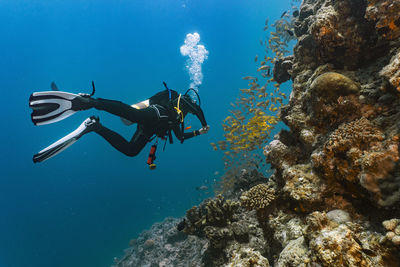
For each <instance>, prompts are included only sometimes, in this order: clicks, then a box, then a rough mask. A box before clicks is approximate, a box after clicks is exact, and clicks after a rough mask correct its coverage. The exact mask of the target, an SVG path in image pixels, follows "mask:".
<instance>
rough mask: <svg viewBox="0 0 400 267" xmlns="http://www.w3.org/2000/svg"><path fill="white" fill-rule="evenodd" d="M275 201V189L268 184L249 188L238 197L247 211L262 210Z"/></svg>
mask: <svg viewBox="0 0 400 267" xmlns="http://www.w3.org/2000/svg"><path fill="white" fill-rule="evenodd" d="M274 199H275V189H274V188H273V187H270V186H269V185H268V184H259V185H256V186H253V187H252V188H250V190H249V191H246V192H244V193H243V194H242V196H241V197H240V202H241V205H242V206H243V207H246V208H247V209H249V210H252V209H256V210H259V209H264V208H265V207H267V206H268V205H269V204H270V203H271V202H272V201H273V200H274Z"/></svg>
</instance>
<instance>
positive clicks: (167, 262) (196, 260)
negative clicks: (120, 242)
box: [113, 218, 207, 267]
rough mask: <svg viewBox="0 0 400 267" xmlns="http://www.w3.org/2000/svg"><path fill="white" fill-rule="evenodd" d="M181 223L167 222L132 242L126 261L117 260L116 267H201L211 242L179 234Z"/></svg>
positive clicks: (155, 226) (176, 221)
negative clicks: (178, 227) (178, 228)
mask: <svg viewBox="0 0 400 267" xmlns="http://www.w3.org/2000/svg"><path fill="white" fill-rule="evenodd" d="M178 222H179V220H177V219H173V218H166V219H165V220H164V221H163V222H161V223H155V224H154V225H153V226H152V227H151V229H149V230H147V231H145V232H143V233H141V234H140V235H139V237H138V238H137V239H134V240H131V242H130V248H128V249H126V250H125V256H124V257H123V258H122V259H115V265H113V266H114V267H134V266H135V267H136V266H143V267H144V266H148V267H151V266H157V267H158V266H161V267H167V266H177V267H186V266H193V267H195V266H201V264H200V262H201V259H202V257H203V255H204V252H205V250H206V248H207V240H206V239H204V238H199V237H197V236H193V235H189V236H188V235H186V234H184V233H182V232H179V231H178V230H177V227H176V225H177V224H178Z"/></svg>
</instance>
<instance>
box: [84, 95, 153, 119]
mask: <svg viewBox="0 0 400 267" xmlns="http://www.w3.org/2000/svg"><path fill="white" fill-rule="evenodd" d="M80 100H81V101H82V102H84V103H83V104H82V106H84V108H83V109H89V108H95V109H98V110H104V111H106V112H108V113H111V114H114V115H116V116H119V117H121V118H125V119H127V120H129V121H131V122H133V123H149V122H151V121H156V120H157V119H158V116H157V111H156V110H155V109H154V108H144V109H136V108H133V107H131V106H129V105H127V104H125V103H122V102H121V101H116V100H108V99H103V98H90V97H81V98H80Z"/></svg>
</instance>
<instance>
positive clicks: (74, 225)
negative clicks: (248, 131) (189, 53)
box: [0, 0, 290, 267]
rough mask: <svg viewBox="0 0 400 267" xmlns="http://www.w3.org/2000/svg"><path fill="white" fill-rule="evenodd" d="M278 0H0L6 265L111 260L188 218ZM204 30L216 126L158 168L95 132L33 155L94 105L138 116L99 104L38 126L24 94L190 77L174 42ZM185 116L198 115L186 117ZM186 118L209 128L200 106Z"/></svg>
mask: <svg viewBox="0 0 400 267" xmlns="http://www.w3.org/2000/svg"><path fill="white" fill-rule="evenodd" d="M289 7H290V3H289V1H288V2H287V3H286V2H285V3H282V1H278V0H246V1H243V0H229V1H228V0H220V1H213V0H154V1H148V0H129V1H128V0H117V1H105V0H71V1H61V0H52V1H50V0H47V1H45V0H1V1H0V25H1V26H0V37H1V38H0V40H1V41H0V88H1V93H2V94H3V97H2V101H1V103H2V105H1V107H0V109H1V112H0V118H1V120H0V122H1V125H2V127H1V131H0V140H1V147H2V151H3V156H2V157H1V158H2V160H1V161H0V166H1V173H2V174H1V175H0V211H1V214H2V215H1V217H0V267H20V266H32V267H39V266H40V267H48V266H49V267H50V266H60V267H64V266H99V267H102V266H109V265H111V264H112V261H113V257H114V256H121V255H122V254H123V249H124V248H126V247H127V246H128V242H129V240H130V239H132V238H134V237H135V236H136V235H137V234H138V233H139V232H141V231H142V230H144V229H146V228H149V227H150V226H151V224H152V223H153V222H156V221H161V220H162V219H163V218H165V217H166V216H176V217H180V216H183V215H184V214H185V211H186V210H187V209H188V208H190V207H191V206H192V205H195V204H197V203H199V201H200V199H201V198H204V197H205V195H204V194H202V193H201V192H199V191H197V190H196V189H195V188H196V186H200V185H202V184H204V183H205V180H207V181H211V180H213V179H215V178H217V176H216V175H215V172H216V171H218V172H220V173H221V172H222V170H223V163H222V161H221V152H215V151H213V150H212V148H211V146H210V145H209V143H210V142H215V141H216V140H220V139H221V138H222V127H221V121H222V120H223V118H224V117H226V116H227V114H228V109H229V103H230V102H232V101H234V99H235V97H236V96H237V95H238V89H239V88H244V87H246V85H247V82H246V81H244V80H242V77H244V76H247V75H253V74H254V73H256V69H257V65H256V63H254V56H255V55H256V54H259V55H262V54H263V52H262V51H263V50H262V47H261V46H260V44H259V39H261V38H262V36H263V26H264V21H265V19H266V18H267V17H269V18H270V21H273V20H274V19H277V18H279V16H280V15H281V13H282V12H283V11H285V10H287V9H289ZM193 32H198V33H199V34H200V36H201V43H202V44H203V45H205V47H206V48H207V50H208V51H209V55H208V59H207V60H206V61H205V62H204V64H203V66H202V67H203V69H202V71H203V75H204V79H203V84H202V85H201V87H200V89H199V92H200V95H201V100H202V108H203V110H204V112H205V116H206V118H207V121H208V123H209V125H210V126H211V129H210V131H209V133H208V134H207V135H202V136H200V137H197V138H193V139H191V140H187V141H186V142H185V143H184V144H183V145H181V144H179V143H178V142H176V141H175V143H174V144H173V145H169V144H167V147H166V150H165V152H162V151H161V149H160V148H159V151H158V153H157V160H156V162H157V164H158V167H157V170H155V171H150V170H149V169H148V166H147V164H146V159H147V154H148V151H149V148H150V145H148V146H147V147H146V148H145V149H144V150H143V151H142V153H141V154H140V155H138V156H137V157H135V158H129V157H126V156H124V155H123V154H121V153H119V152H117V151H115V150H114V149H113V148H112V147H111V146H110V145H109V144H108V143H106V142H105V141H104V140H102V138H101V137H99V136H97V135H95V134H88V135H86V136H84V137H83V138H82V139H81V140H79V141H78V142H77V143H76V144H74V145H73V146H72V147H70V148H69V149H68V150H66V151H65V152H63V153H62V154H60V155H57V156H56V157H54V158H52V159H50V160H48V161H46V162H44V163H41V164H33V162H32V155H33V154H35V153H36V152H38V151H39V150H41V149H43V148H44V147H46V146H48V145H49V144H51V143H52V142H54V141H56V140H57V139H59V138H61V137H62V136H64V135H66V134H67V133H69V132H70V131H72V130H74V129H75V128H76V127H77V126H78V125H79V124H80V123H81V122H82V121H83V120H84V119H85V118H86V117H88V116H90V115H93V114H95V115H99V116H100V118H101V121H102V123H103V124H104V125H105V126H107V127H110V128H111V129H113V130H116V131H117V132H119V133H122V134H123V135H124V136H125V137H126V138H130V137H131V135H132V134H133V132H134V130H135V127H134V126H130V127H126V126H124V125H123V124H122V123H121V122H120V120H119V118H115V117H114V116H112V115H109V114H106V113H104V112H99V111H97V110H90V111H84V112H80V113H78V114H75V115H74V116H72V117H70V118H68V119H66V120H64V121H61V122H59V123H56V124H51V125H45V126H40V127H35V126H33V124H32V122H31V121H30V112H31V111H30V109H29V107H28V98H29V95H30V94H31V93H32V92H34V91H45V90H49V89H50V82H51V81H55V82H56V83H57V85H58V87H59V88H60V90H63V91H68V92H74V93H78V92H90V90H91V87H90V86H91V85H90V82H91V80H94V81H95V84H96V89H97V92H96V95H97V97H102V98H109V99H117V100H121V101H123V102H126V103H136V102H138V101H141V100H143V99H146V98H148V97H149V96H151V95H153V94H154V93H156V92H158V91H160V90H163V86H162V81H166V82H167V83H168V85H169V86H170V87H171V88H173V89H175V90H178V91H181V92H184V91H185V90H186V89H187V88H188V86H189V84H190V80H189V75H188V73H187V71H186V69H185V60H186V59H185V57H183V56H182V55H181V54H180V51H179V48H180V46H182V45H183V42H184V39H185V36H186V34H188V33H193ZM189 121H190V122H189ZM186 123H187V124H188V125H192V127H193V128H198V127H200V124H199V122H198V121H197V120H196V119H195V118H194V117H188V122H186Z"/></svg>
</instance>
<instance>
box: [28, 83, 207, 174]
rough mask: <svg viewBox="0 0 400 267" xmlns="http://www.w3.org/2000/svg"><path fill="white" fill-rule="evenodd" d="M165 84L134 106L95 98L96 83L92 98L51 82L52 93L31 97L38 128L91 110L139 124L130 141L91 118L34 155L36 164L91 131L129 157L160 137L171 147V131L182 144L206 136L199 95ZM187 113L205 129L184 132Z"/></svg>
mask: <svg viewBox="0 0 400 267" xmlns="http://www.w3.org/2000/svg"><path fill="white" fill-rule="evenodd" d="M163 84H164V86H165V88H166V89H165V90H163V91H161V92H159V93H157V94H155V95H153V96H152V97H150V98H149V99H147V100H145V101H142V102H139V103H137V104H134V105H132V106H130V105H127V104H125V103H122V102H120V101H115V100H108V99H102V98H93V97H92V96H93V95H94V92H95V87H94V83H93V82H92V87H93V91H92V94H90V95H89V94H82V93H81V94H72V93H67V92H62V91H58V89H57V87H56V85H55V84H54V83H52V89H53V91H46V92H35V93H33V94H32V95H31V96H30V98H29V107H30V108H32V110H33V111H32V114H31V119H32V122H33V123H34V124H35V125H44V124H50V123H54V122H57V121H60V120H63V119H65V118H67V117H69V116H71V115H72V114H74V113H75V112H77V111H81V110H88V109H91V108H95V109H98V110H103V111H106V112H108V113H111V114H114V115H116V116H119V117H120V118H121V119H122V121H123V122H124V124H126V125H131V124H133V123H137V130H136V132H135V134H134V135H133V137H132V139H131V140H130V141H127V140H126V139H125V138H123V137H122V136H121V135H119V134H118V133H116V132H114V131H112V130H110V129H108V128H107V127H105V126H103V125H102V124H101V123H100V120H99V118H98V117H95V116H91V117H89V118H87V119H86V120H85V121H84V122H83V123H82V124H81V125H80V126H79V127H78V128H77V129H76V130H75V131H73V132H72V133H70V134H68V135H67V136H65V137H64V138H62V139H60V140H58V141H57V142H55V143H53V144H52V145H50V146H48V147H46V148H45V149H43V150H42V151H40V152H39V153H38V154H36V155H34V156H33V162H35V163H37V162H42V161H45V160H47V159H49V158H51V157H53V156H55V155H57V154H58V153H60V152H62V151H63V150H65V149H66V148H68V147H69V146H70V145H72V144H73V143H74V142H76V141H77V140H78V139H79V138H80V137H82V136H83V135H85V134H87V133H89V132H95V133H97V134H98V135H100V136H101V137H103V138H104V139H105V140H106V141H107V142H108V143H110V144H111V145H112V146H113V147H114V148H116V149H117V150H118V151H120V152H122V153H124V154H125V155H127V156H130V157H133V156H136V155H137V154H139V152H140V151H141V150H142V149H143V148H144V147H145V145H146V144H147V143H148V142H150V141H151V140H153V139H154V138H158V137H160V138H161V139H164V140H165V142H166V141H167V139H169V142H170V143H171V144H172V143H173V140H172V134H171V131H172V132H174V134H175V136H176V137H177V138H178V139H179V140H180V142H181V143H183V142H184V140H186V139H189V138H192V137H194V136H197V135H201V134H205V133H207V132H208V130H209V126H208V125H207V122H206V119H205V117H204V114H203V111H202V109H201V108H200V97H199V95H198V94H197V92H196V91H195V90H194V89H192V88H190V89H188V90H187V91H186V93H185V94H183V95H182V94H178V92H176V91H174V90H171V89H169V88H168V86H167V85H166V83H165V82H163ZM190 91H193V92H194V93H195V94H196V95H197V98H198V103H196V102H195V101H194V100H193V98H192V97H191V96H189V94H188V93H189V92H190ZM188 113H191V114H194V115H195V116H197V118H198V119H199V120H200V122H201V125H202V128H200V129H199V130H195V131H191V132H185V129H188V128H189V127H188V128H185V125H184V118H185V116H186V115H187V114H188ZM157 142H158V139H157V141H156V144H155V145H153V146H152V147H151V150H150V155H149V158H148V161H147V163H148V164H149V166H150V168H151V169H154V168H155V164H154V160H155V150H156V148H157ZM164 148H165V144H164Z"/></svg>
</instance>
